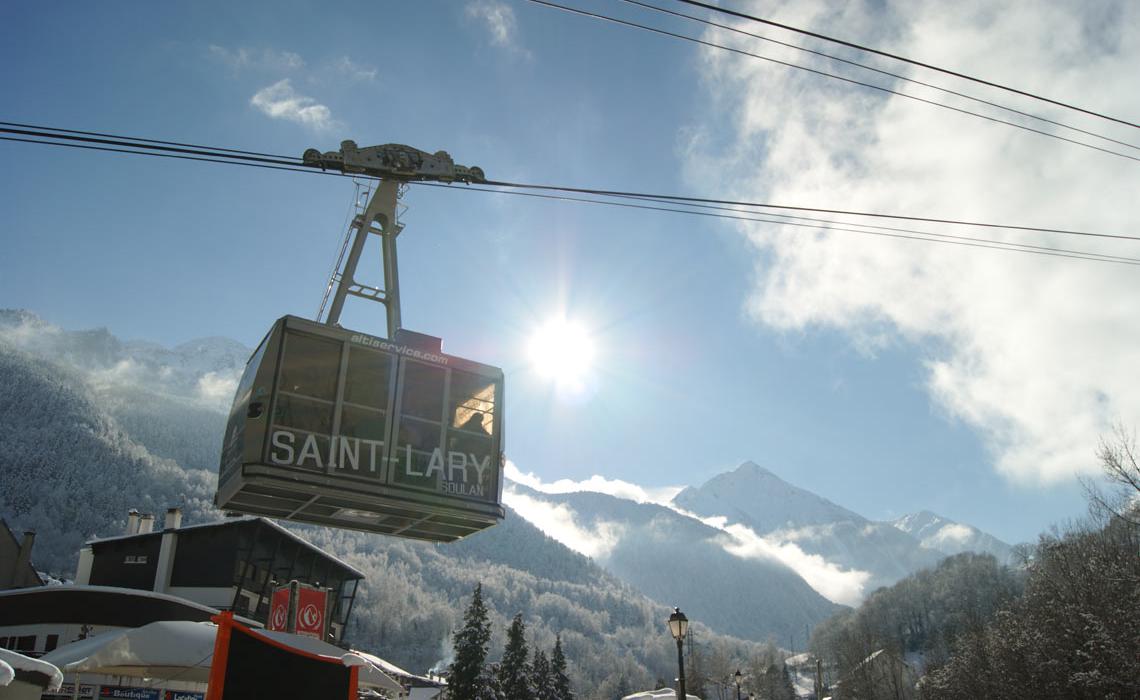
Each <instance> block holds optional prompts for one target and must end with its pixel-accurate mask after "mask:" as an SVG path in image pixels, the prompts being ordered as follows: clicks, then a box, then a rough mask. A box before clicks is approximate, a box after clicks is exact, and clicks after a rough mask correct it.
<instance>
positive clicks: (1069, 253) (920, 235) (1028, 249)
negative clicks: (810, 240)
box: [411, 182, 1140, 265]
mask: <svg viewBox="0 0 1140 700" xmlns="http://www.w3.org/2000/svg"><path fill="white" fill-rule="evenodd" d="M411 184H414V185H417V186H421V187H441V188H447V187H448V185H440V184H434V183H430V182H414V183H411ZM460 191H472V192H494V193H497V194H509V195H516V196H521V197H538V198H542V199H553V200H558V201H563V202H579V203H584V204H601V205H605V206H612V207H624V208H630V209H644V210H649V211H660V212H668V213H673V214H688V215H690V216H707V217H713V218H717V219H733V220H737V221H755V222H759V223H770V224H777V225H780V226H796V227H802V228H810V229H823V230H828V231H839V232H844V233H861V234H866V235H870V236H885V237H888V238H903V239H908V240H915V241H928V242H930V243H948V244H953V245H965V246H970V247H974V248H991V249H994V250H1007V251H1011V252H1017V253H1033V254H1037V255H1050V256H1053V257H1061V258H1075V259H1078V260H1089V261H1092V262H1115V263H1121V264H1124V265H1140V258H1130V257H1126V256H1120V255H1108V254H1104V253H1093V252H1090V251H1082V250H1068V249H1065V248H1051V247H1048V246H1038V245H1030V244H1028V243H1013V242H1008V241H995V240H991V239H987V238H972V237H970V236H955V235H951V234H945V233H935V232H932V231H916V230H911V229H886V230H885V231H884V230H879V231H874V230H867V229H866V228H857V229H856V228H847V226H864V225H863V224H845V225H844V226H830V225H821V224H803V223H793V222H788V221H781V220H778V219H770V218H760V217H758V216H731V215H728V214H714V213H712V212H704V211H696V210H692V209H672V208H669V207H655V206H649V205H647V204H630V203H627V202H612V201H607V200H601V199H588V198H585V197H571V196H568V195H551V194H541V193H537V192H514V191H511V190H495V189H489V188H486V187H479V186H471V187H464V188H461V189H460ZM734 211H738V210H734ZM768 216H778V215H768ZM833 223H844V222H833ZM871 228H878V229H883V228H884V227H871ZM890 231H903V232H907V233H891V232H890ZM908 234H915V235H908Z"/></svg>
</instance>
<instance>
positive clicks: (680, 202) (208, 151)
mask: <svg viewBox="0 0 1140 700" xmlns="http://www.w3.org/2000/svg"><path fill="white" fill-rule="evenodd" d="M13 131H14V130H13V129H10V128H4V127H0V133H4V132H9V133H11V132H13ZM20 133H26V132H23V131H21V132H20ZM34 135H36V136H39V137H42V138H40V139H32V138H12V137H3V136H0V140H4V141H19V142H26V143H38V144H41V145H49V146H69V147H73V148H86V149H87V150H96V151H110V152H117V153H131V154H135V155H162V156H166V157H170V158H177V159H180V160H199V161H204V162H216V163H229V164H234V165H253V166H260V167H264V168H267V169H272V170H292V171H295V172H306V173H316V174H324V175H333V176H337V177H349V178H353V177H358V178H364V179H372V180H376V179H379V178H377V177H375V176H370V175H364V174H360V173H343V172H338V171H328V170H324V169H321V168H320V167H319V166H310V165H304V164H303V163H301V162H300V161H299V160H290V159H288V158H285V157H274V158H273V159H267V158H252V157H238V156H230V155H226V154H225V153H218V152H216V149H212V148H211V147H208V146H194V148H193V149H179V148H163V147H160V146H151V145H146V144H135V143H130V142H128V141H126V139H130V138H131V137H124V136H114V137H113V138H112V139H108V140H106V141H105V142H106V143H110V144H116V145H124V146H127V147H129V149H128V148H106V147H97V146H83V145H81V144H73V143H60V142H59V141H58V140H80V141H84V142H90V141H101V140H99V139H92V138H89V137H79V136H71V135H57V134H52V133H47V132H42V133H35V134H34ZM43 138H49V139H57V141H47V140H42V139H43ZM163 143H172V142H163ZM135 149H144V150H135ZM147 149H159V150H161V151H162V152H160V153H152V152H150V150H147ZM170 151H177V152H178V153H171V152H170ZM182 153H194V154H203V155H197V156H195V155H180V154H182ZM207 156H212V157H207ZM483 184H486V185H490V186H494V187H507V188H516V189H535V190H548V191H560V192H572V193H577V194H591V195H596V196H604V197H615V198H626V199H643V200H650V201H660V202H667V203H670V204H675V205H677V206H689V207H695V206H700V205H706V204H707V205H729V206H737V207H750V208H762V209H784V210H788V211H803V212H818V213H824V214H839V215H844V216H863V217H871V218H878V219H898V220H902V221H918V222H926V223H936V224H946V225H955V226H972V227H978V228H993V229H1008V230H1013V231H1030V232H1037V233H1057V234H1064V235H1072V236H1091V237H1096V238H1113V239H1121V240H1136V241H1140V236H1126V235H1120V234H1108V233H1095V232H1091V231H1074V230H1069V229H1056V228H1043V227H1036V226H1019V225H1014V224H995V223H988V222H977V221H964V220H959V219H938V218H930V217H921V216H906V215H902V214H886V213H880V212H863V211H854V210H847V209H825V208H821V207H806V206H794V205H784V204H771V203H767V202H742V201H734V200H727V199H710V198H704V197H685V196H680V195H660V194H649V193H642V192H627V191H619V190H602V189H591V188H584V187H566V186H557V185H536V184H526V183H517V182H505V181H498V180H487V181H485V182H484V183H483Z"/></svg>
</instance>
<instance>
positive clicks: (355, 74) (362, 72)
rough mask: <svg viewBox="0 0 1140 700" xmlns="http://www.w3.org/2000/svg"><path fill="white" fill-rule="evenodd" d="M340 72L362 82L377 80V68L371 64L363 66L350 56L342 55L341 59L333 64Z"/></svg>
mask: <svg viewBox="0 0 1140 700" xmlns="http://www.w3.org/2000/svg"><path fill="white" fill-rule="evenodd" d="M333 66H334V68H335V69H336V71H337V72H338V73H340V74H341V75H344V76H346V77H348V78H349V79H350V80H355V81H361V82H372V81H373V80H376V69H375V68H373V67H371V66H363V65H361V64H359V63H357V62H355V61H353V60H352V59H351V58H349V57H348V56H341V57H340V59H339V60H338V61H337V62H336V63H335V64H333Z"/></svg>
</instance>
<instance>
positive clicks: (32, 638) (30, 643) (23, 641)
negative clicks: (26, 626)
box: [15, 634, 36, 653]
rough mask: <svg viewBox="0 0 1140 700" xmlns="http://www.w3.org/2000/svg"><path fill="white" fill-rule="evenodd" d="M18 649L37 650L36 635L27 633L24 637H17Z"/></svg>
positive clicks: (21, 651)
mask: <svg viewBox="0 0 1140 700" xmlns="http://www.w3.org/2000/svg"><path fill="white" fill-rule="evenodd" d="M15 650H16V651H18V652H20V653H23V652H26V651H35V650H36V635H34V634H27V635H24V636H23V637H16V649H15Z"/></svg>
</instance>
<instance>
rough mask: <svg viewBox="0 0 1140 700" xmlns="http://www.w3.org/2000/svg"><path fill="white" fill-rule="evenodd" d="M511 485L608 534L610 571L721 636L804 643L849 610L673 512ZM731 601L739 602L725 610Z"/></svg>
mask: <svg viewBox="0 0 1140 700" xmlns="http://www.w3.org/2000/svg"><path fill="white" fill-rule="evenodd" d="M511 488H512V490H513V491H514V492H515V493H519V494H522V495H524V496H525V497H526V498H528V499H529V500H530V501H531V502H547V503H551V504H555V505H556V506H557V507H563V508H566V509H568V511H567V512H569V513H573V517H574V520H575V522H576V523H577V524H578V526H579V527H581V528H584V529H586V530H593V531H605V532H607V533H608V534H609V537H610V540H611V543H610V545H609V546H608V547H607V548H606V550H605V552H604V553H601V554H599V555H598V562H599V563H600V564H601V565H602V566H603V567H605V569H606V570H607V571H609V572H611V573H613V574H615V575H616V576H617V577H618V578H620V579H621V580H623V581H627V582H629V583H631V584H633V585H634V586H635V587H636V588H637V589H638V590H641V591H644V592H645V593H646V594H648V595H649V596H650V597H652V598H655V599H657V600H661V601H677V602H683V604H684V606H685V610H686V611H687V612H688V614H689V615H690V616H691V617H693V618H694V619H697V620H701V621H702V622H704V623H706V624H708V625H709V626H710V627H712V628H713V629H715V630H718V631H720V632H724V633H726V634H731V635H734V636H737V637H741V638H745V639H751V640H753V641H757V642H762V641H765V640H767V639H769V638H775V639H778V640H779V641H780V642H782V643H785V644H787V643H788V640H789V639H791V638H793V637H795V638H798V639H799V640H800V641H801V643H802V642H804V641H806V640H804V628H805V627H814V626H815V625H816V624H817V623H818V622H820V621H821V620H823V619H825V618H827V617H828V616H830V615H831V614H832V613H834V612H835V611H836V610H839V609H841V606H839V605H836V604H834V603H832V602H830V601H828V600H827V599H826V598H824V597H823V596H821V595H820V594H819V593H817V592H816V591H815V590H814V589H813V588H812V587H811V586H809V585H808V584H807V582H806V581H804V580H803V579H802V578H801V577H800V576H799V575H798V574H797V573H796V572H795V571H793V570H792V569H790V568H789V567H788V566H787V565H786V564H784V563H782V562H780V561H777V560H776V559H773V558H759V557H757V558H749V557H740V556H737V555H735V554H732V553H730V552H729V551H728V549H727V548H726V546H725V545H726V540H727V536H726V535H725V533H724V532H723V531H722V530H719V529H717V528H714V527H711V526H709V525H706V524H704V523H702V522H700V521H699V520H696V519H694V518H691V517H687V516H685V515H682V514H680V513H677V512H676V511H674V510H671V509H669V508H665V507H663V506H659V505H656V504H653V503H635V502H633V501H629V500H626V499H622V498H616V497H614V496H609V495H607V494H603V493H590V492H580V493H568V494H558V495H554V494H543V493H538V492H536V491H533V490H530V489H527V488H525V487H523V486H520V485H518V484H514V485H512V486H511ZM727 600H731V601H739V602H738V603H737V604H733V605H725V601H727Z"/></svg>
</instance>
